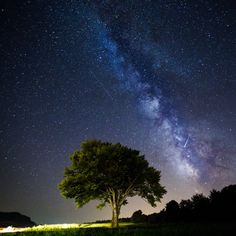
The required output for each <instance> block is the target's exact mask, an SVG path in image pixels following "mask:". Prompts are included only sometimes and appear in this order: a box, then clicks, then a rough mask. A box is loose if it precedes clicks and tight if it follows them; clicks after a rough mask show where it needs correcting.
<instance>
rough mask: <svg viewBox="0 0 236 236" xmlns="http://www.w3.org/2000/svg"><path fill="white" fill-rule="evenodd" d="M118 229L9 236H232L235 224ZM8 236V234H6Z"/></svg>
mask: <svg viewBox="0 0 236 236" xmlns="http://www.w3.org/2000/svg"><path fill="white" fill-rule="evenodd" d="M120 226H121V227H120V228H118V229H112V228H110V224H72V225H69V224H60V225H59V224H58V225H44V226H37V227H33V228H28V229H26V230H25V231H23V232H15V233H9V234H7V235H12V236H14V235H19V236H33V235H36V236H65V235H68V236H185V235H186V236H195V235H196V236H205V235H206V236H211V235H212V236H221V235H222V236H223V235H224V236H230V235H235V228H236V226H235V225H234V224H229V223H228V224H227V223H224V224H180V223H179V224H160V225H155V226H150V225H149V226H148V225H137V224H131V223H122V224H121V225H120ZM4 235H6V234H4Z"/></svg>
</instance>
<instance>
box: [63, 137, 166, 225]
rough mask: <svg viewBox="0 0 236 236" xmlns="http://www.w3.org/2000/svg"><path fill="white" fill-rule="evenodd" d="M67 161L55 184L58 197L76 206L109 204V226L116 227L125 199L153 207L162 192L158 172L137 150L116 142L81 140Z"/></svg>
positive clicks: (163, 190) (102, 205) (163, 192)
mask: <svg viewBox="0 0 236 236" xmlns="http://www.w3.org/2000/svg"><path fill="white" fill-rule="evenodd" d="M70 159H71V162H72V164H71V166H69V167H66V168H65V173H64V178H63V180H62V181H61V183H60V184H59V189H60V191H61V194H62V195H63V196H64V197H66V198H74V199H75V202H76V204H77V206H78V207H82V206H83V205H85V204H86V203H88V202H89V201H91V200H95V199H97V200H100V204H99V205H98V208H102V207H104V206H105V205H106V204H109V205H110V206H111V208H112V226H113V227H117V226H118V217H119V214H120V208H121V206H122V205H125V204H127V197H133V196H135V195H138V196H140V197H141V198H144V199H146V201H147V202H148V203H149V204H151V206H153V207H155V206H156V203H157V202H160V199H161V198H162V196H163V195H164V194H165V193H166V190H165V188H164V187H163V186H162V185H161V184H160V171H158V170H156V169H155V168H153V167H151V166H149V164H148V162H147V161H146V160H145V158H144V156H143V155H141V154H140V152H139V151H137V150H132V149H130V148H128V147H126V146H122V145H121V144H119V143H117V144H112V143H108V142H102V141H97V140H89V141H85V142H83V143H82V144H81V148H80V150H76V151H75V152H74V153H73V154H72V155H71V157H70Z"/></svg>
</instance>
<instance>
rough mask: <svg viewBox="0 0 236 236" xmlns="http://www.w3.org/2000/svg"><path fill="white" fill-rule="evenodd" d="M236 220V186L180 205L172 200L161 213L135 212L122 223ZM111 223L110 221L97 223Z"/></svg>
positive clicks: (185, 201) (197, 197)
mask: <svg viewBox="0 0 236 236" xmlns="http://www.w3.org/2000/svg"><path fill="white" fill-rule="evenodd" d="M234 220H236V185H229V186H227V187H225V188H223V189H222V190H221V191H216V190H212V191H211V192H210V195H209V196H208V197H206V196H204V195H203V194H195V195H193V196H192V197H191V199H188V200H182V201H181V202H180V203H178V202H176V201H175V200H172V201H170V202H168V203H167V204H166V207H165V208H164V209H163V210H162V211H161V212H159V213H153V214H150V215H145V214H143V213H142V211H141V210H138V211H135V212H134V213H133V215H132V216H131V218H122V219H120V222H134V223H150V224H156V223H161V222H224V221H234ZM97 222H109V221H97Z"/></svg>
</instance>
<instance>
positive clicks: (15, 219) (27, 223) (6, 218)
mask: <svg viewBox="0 0 236 236" xmlns="http://www.w3.org/2000/svg"><path fill="white" fill-rule="evenodd" d="M34 225H36V224H35V223H34V222H33V221H31V219H30V217H28V216H25V215H22V214H20V213H18V212H0V227H2V228H4V227H8V226H13V227H21V228H22V227H31V226H34Z"/></svg>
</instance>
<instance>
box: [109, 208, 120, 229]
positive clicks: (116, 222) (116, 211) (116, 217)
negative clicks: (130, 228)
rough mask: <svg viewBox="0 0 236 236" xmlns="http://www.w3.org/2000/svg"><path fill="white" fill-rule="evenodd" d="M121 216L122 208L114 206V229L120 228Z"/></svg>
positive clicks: (112, 224) (112, 223)
mask: <svg viewBox="0 0 236 236" xmlns="http://www.w3.org/2000/svg"><path fill="white" fill-rule="evenodd" d="M119 214H120V207H119V206H117V204H113V206H112V222H111V226H112V228H118V227H119Z"/></svg>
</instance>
